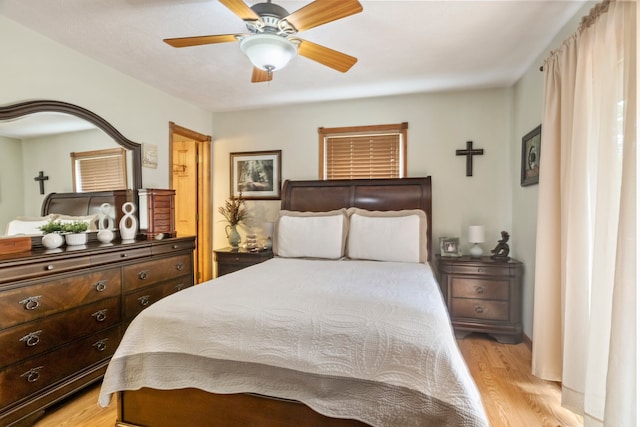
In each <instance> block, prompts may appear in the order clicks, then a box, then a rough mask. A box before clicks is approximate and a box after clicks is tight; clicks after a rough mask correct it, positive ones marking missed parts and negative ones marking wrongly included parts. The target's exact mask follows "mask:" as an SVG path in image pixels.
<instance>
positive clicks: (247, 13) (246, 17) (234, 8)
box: [219, 0, 260, 21]
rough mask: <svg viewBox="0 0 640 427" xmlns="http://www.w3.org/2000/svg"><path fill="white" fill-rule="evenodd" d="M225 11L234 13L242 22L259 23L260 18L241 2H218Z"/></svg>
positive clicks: (230, 0) (227, 0)
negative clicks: (224, 7) (225, 8)
mask: <svg viewBox="0 0 640 427" xmlns="http://www.w3.org/2000/svg"><path fill="white" fill-rule="evenodd" d="M219 1H220V3H222V4H223V5H225V6H226V7H227V9H229V10H230V11H231V12H233V13H235V14H236V15H238V16H239V17H240V19H242V20H243V21H260V16H258V14H257V13H255V12H254V11H253V9H251V8H250V7H249V6H247V4H246V3H245V2H243V1H242V0H219Z"/></svg>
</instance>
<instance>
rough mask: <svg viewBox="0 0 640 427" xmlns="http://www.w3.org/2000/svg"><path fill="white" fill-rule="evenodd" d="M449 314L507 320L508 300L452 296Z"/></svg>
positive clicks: (457, 316)
mask: <svg viewBox="0 0 640 427" xmlns="http://www.w3.org/2000/svg"><path fill="white" fill-rule="evenodd" d="M451 315H452V317H455V318H460V317H465V318H470V319H483V320H496V321H507V320H509V302H508V301H487V300H482V299H471V298H452V299H451Z"/></svg>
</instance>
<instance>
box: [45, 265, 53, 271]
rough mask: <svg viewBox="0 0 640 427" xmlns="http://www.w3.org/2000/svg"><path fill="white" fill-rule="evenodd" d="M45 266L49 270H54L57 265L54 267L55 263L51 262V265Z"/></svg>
mask: <svg viewBox="0 0 640 427" xmlns="http://www.w3.org/2000/svg"><path fill="white" fill-rule="evenodd" d="M45 268H46V269H47V270H49V271H51V270H53V269H54V268H55V267H54V265H53V264H49V265H47V266H46V267H45Z"/></svg>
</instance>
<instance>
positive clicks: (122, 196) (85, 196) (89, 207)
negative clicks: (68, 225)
mask: <svg viewBox="0 0 640 427" xmlns="http://www.w3.org/2000/svg"><path fill="white" fill-rule="evenodd" d="M132 201H133V191H131V190H114V191H93V192H86V193H50V194H48V195H47V196H46V197H45V198H44V201H43V202H42V208H41V214H42V216H45V215H49V214H61V215H71V216H86V215H96V214H99V213H100V206H102V204H103V203H109V204H110V205H111V210H110V212H109V214H110V215H111V217H112V218H114V219H115V224H116V227H117V226H118V223H119V221H120V218H122V210H121V208H120V207H121V206H122V204H123V203H125V202H132Z"/></svg>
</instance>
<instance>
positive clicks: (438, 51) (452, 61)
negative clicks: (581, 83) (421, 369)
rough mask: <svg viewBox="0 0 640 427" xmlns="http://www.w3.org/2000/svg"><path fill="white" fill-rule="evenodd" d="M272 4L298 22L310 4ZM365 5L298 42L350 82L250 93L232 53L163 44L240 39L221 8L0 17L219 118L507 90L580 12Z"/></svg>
mask: <svg viewBox="0 0 640 427" xmlns="http://www.w3.org/2000/svg"><path fill="white" fill-rule="evenodd" d="M245 1H246V3H247V4H248V5H253V4H255V3H258V2H259V1H256V0H245ZM274 2H275V3H277V4H279V5H281V6H283V7H284V8H285V9H287V10H288V11H289V12H293V11H295V10H297V9H299V8H301V7H303V6H305V5H306V4H308V3H309V2H310V1H309V0H306V1H297V0H296V1H292V0H289V1H284V0H283V1H280V0H275V1H274ZM361 3H362V5H363V8H364V10H363V12H362V13H359V14H357V15H353V16H350V17H347V18H344V19H341V20H338V21H334V22H331V23H328V24H325V25H322V26H319V27H317V28H313V29H311V30H309V31H305V32H301V33H299V36H300V37H301V38H303V39H307V40H309V41H312V42H315V43H318V44H321V45H324V46H327V47H330V48H332V49H335V50H339V51H341V52H344V53H347V54H349V55H352V56H355V57H357V58H358V62H357V63H356V65H355V66H354V67H353V68H352V69H351V70H350V71H349V72H347V73H345V74H342V73H339V72H337V71H334V70H333V69H330V68H327V67H325V66H323V65H320V64H318V63H316V62H313V61H311V60H308V59H307V58H304V57H296V58H295V59H294V60H293V61H292V62H291V63H290V64H289V65H288V66H287V67H286V68H284V69H282V70H280V71H278V72H276V73H275V76H274V79H273V81H272V82H269V83H251V82H250V78H251V70H252V65H251V63H250V62H249V60H248V59H247V58H246V57H245V56H244V55H243V54H242V53H241V52H240V49H239V45H238V43H225V44H216V45H208V46H198V47H188V48H182V49H176V48H173V47H170V46H168V45H167V44H165V43H163V42H162V39H163V38H172V37H186V36H197V35H210V34H227V33H245V32H246V28H245V25H244V23H243V22H242V20H241V19H240V18H238V17H237V16H236V15H234V14H233V13H232V12H230V11H229V10H228V9H227V8H226V7H224V6H223V5H222V4H221V3H219V2H218V1H217V0H56V1H52V0H0V13H2V14H4V15H6V16H7V17H8V18H10V19H12V20H14V21H17V22H19V23H21V24H22V25H24V26H26V27H28V28H31V29H32V30H34V31H37V32H39V33H42V34H43V35H45V36H47V37H49V38H51V39H53V40H56V41H58V42H60V43H62V44H64V45H67V46H69V47H70V48H72V49H75V50H77V51H79V52H82V53H84V54H86V55H87V56H90V57H92V58H94V59H96V60H98V61H100V62H101V63H104V64H107V65H109V66H111V67H113V68H115V69H117V70H120V71H121V72H123V73H125V74H128V75H130V76H132V77H135V78H136V79H138V80H141V81H144V82H146V83H148V84H150V85H152V86H154V87H156V88H158V89H160V90H163V91H165V92H167V93H170V94H172V95H175V96H177V97H179V98H181V99H183V100H186V101H188V102H191V103H193V104H195V105H197V106H199V107H201V108H204V109H206V110H209V111H215V112H220V111H233V110H240V109H249V108H262V107H267V106H273V105H284V104H293V103H302V102H310V101H323V100H336V99H347V98H361V97H372V96H384V95H394V94H406V93H416V92H429V91H442V90H456V89H472V88H491V87H501V86H510V85H512V84H513V83H515V82H516V81H517V80H518V78H520V77H521V76H522V74H523V73H524V71H525V70H526V69H528V68H529V67H530V66H531V65H532V62H533V61H534V60H535V59H536V57H538V55H540V53H541V52H542V51H543V49H545V47H546V46H547V45H548V44H549V42H550V41H551V40H552V38H553V37H554V36H555V35H556V34H557V32H558V31H559V29H560V28H561V27H562V26H563V25H564V24H565V23H566V22H567V21H568V19H569V18H571V17H572V16H573V15H574V14H575V13H576V12H577V10H578V9H579V8H580V7H581V6H582V5H583V4H584V1H577V0H576V1H571V0H564V1H549V0H526V1H517V0H502V1H481V0H471V1H456V0H448V1H444V0H441V1H430V0H413V1H400V0H361ZM5 42H6V41H5Z"/></svg>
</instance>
